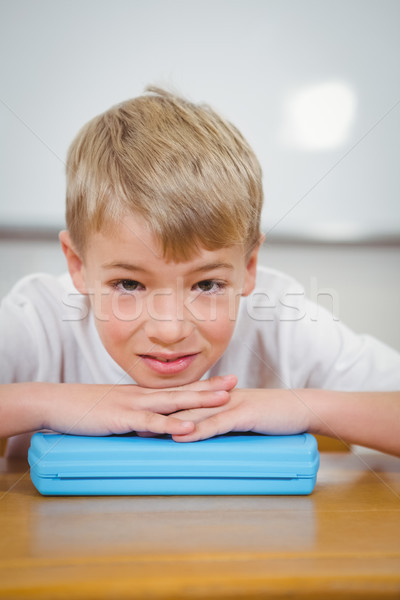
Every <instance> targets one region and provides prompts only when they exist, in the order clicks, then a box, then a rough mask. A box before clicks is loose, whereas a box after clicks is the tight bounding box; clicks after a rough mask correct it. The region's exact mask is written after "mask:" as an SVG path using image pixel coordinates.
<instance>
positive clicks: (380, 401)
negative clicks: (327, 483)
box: [294, 390, 400, 456]
mask: <svg viewBox="0 0 400 600" xmlns="http://www.w3.org/2000/svg"><path fill="white" fill-rule="evenodd" d="M294 393H296V394H298V395H299V397H300V398H301V399H302V400H303V401H304V403H305V404H306V406H307V407H308V410H309V419H310V424H309V428H308V431H309V432H310V433H315V434H322V435H327V436H330V437H334V438H338V439H341V440H344V441H345V442H347V443H350V444H359V445H362V446H368V447H370V448H374V449H376V450H381V451H383V452H388V453H390V454H395V455H398V456H400V392H336V391H327V390H297V391H294Z"/></svg>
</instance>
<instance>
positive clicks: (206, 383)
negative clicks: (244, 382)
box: [144, 375, 237, 393]
mask: <svg viewBox="0 0 400 600" xmlns="http://www.w3.org/2000/svg"><path fill="white" fill-rule="evenodd" d="M236 384H237V377H236V375H215V376H214V377H210V378H209V379H201V380H199V381H194V382H193V383H187V384H186V385H181V386H176V387H170V388H161V389H160V390H157V389H154V388H153V389H151V388H144V391H145V392H146V393H157V392H159V391H161V390H163V391H171V392H174V391H175V392H181V391H182V392H183V391H191V392H200V391H210V392H212V391H218V390H221V391H224V390H225V391H227V392H229V391H230V390H232V389H233V388H234V387H235V385H236Z"/></svg>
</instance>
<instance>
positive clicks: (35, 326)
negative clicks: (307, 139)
mask: <svg viewBox="0 0 400 600" xmlns="http://www.w3.org/2000/svg"><path fill="white" fill-rule="evenodd" d="M261 207H262V187H261V170H260V166H259V164H258V162H257V159H256V158H255V156H254V154H253V152H252V150H251V148H250V147H249V146H248V144H247V143H246V141H245V140H244V139H243V137H242V136H241V134H240V133H239V132H238V131H237V130H236V129H235V128H234V127H233V126H232V125H230V124H229V123H227V122H225V121H224V120H223V119H221V118H220V117H219V116H218V115H216V114H215V113H214V112H213V111H212V110H211V109H209V108H208V107H205V106H197V105H194V104H191V103H189V102H186V101H184V100H182V99H180V98H178V97H175V96H173V95H170V94H167V93H165V92H163V91H162V90H157V89H150V90H149V92H148V93H147V94H145V95H144V96H142V97H139V98H136V99H134V100H131V101H128V102H125V103H123V104H121V105H119V106H116V107H114V108H111V109H110V110H109V111H107V112H106V113H104V114H103V115H100V116H98V117H96V118H95V119H93V120H92V121H91V122H89V123H88V124H87V125H86V126H85V127H84V128H83V129H82V131H81V132H80V133H79V134H78V136H77V138H76V139H75V140H74V142H73V143H72V146H71V148H70V151H69V155H68V161H67V213H66V214H67V227H68V231H63V232H61V234H60V241H61V245H62V248H63V251H64V254H65V256H66V260H67V264H68V270H69V276H64V277H61V278H59V279H56V278H53V277H50V276H46V275H35V276H32V277H28V278H26V279H24V280H22V282H20V283H19V284H18V285H17V286H16V287H15V288H14V290H13V291H12V293H11V294H10V295H9V296H8V297H7V298H6V299H5V300H4V302H3V305H2V312H1V331H2V335H1V341H0V348H1V367H0V368H1V373H0V380H1V383H2V384H3V385H2V386H1V392H0V411H1V418H0V437H9V436H15V435H17V434H23V433H29V432H32V431H35V430H38V429H50V430H53V431H58V432H66V433H73V434H85V435H108V434H112V433H116V434H123V433H126V432H130V431H136V432H138V433H139V434H140V435H152V434H153V435H154V434H162V433H167V434H171V435H172V436H173V438H174V439H175V440H176V441H181V442H184V441H194V440H198V439H203V438H206V437H209V436H214V435H217V434H222V433H225V432H228V431H255V432H259V433H263V434H293V433H298V432H303V431H309V432H311V433H321V434H325V435H330V436H333V437H338V438H340V439H344V440H345V441H347V442H349V443H357V444H363V445H367V446H371V447H372V448H377V449H380V450H383V451H386V452H391V453H395V454H398V455H400V396H399V394H398V393H396V392H395V391H393V390H399V389H400V356H399V355H398V354H397V353H396V352H394V351H393V350H391V349H390V348H388V347H386V346H384V345H383V344H381V343H380V342H378V341H376V340H373V339H372V338H368V337H358V336H356V335H355V334H353V333H352V332H351V331H349V330H348V329H347V328H346V327H345V326H343V325H342V324H339V323H337V322H335V321H333V319H332V318H331V316H330V315H329V314H328V313H327V312H325V311H323V310H320V311H319V317H318V320H317V321H315V320H314V321H313V320H311V319H310V317H309V315H310V311H312V306H311V304H310V303H309V302H308V301H307V300H306V299H305V298H304V294H303V291H302V290H301V288H300V287H299V286H298V285H297V284H296V283H295V282H294V281H293V280H291V279H290V278H288V277H286V276H284V275H282V274H280V273H278V272H275V271H273V270H268V269H258V273H257V254H258V249H259V246H260V244H261V243H262V236H261V234H260V229H259V224H260V212H261ZM256 273H257V287H256ZM17 439H18V438H14V442H13V443H11V444H9V453H12V452H16V446H15V444H16V442H15V440H17Z"/></svg>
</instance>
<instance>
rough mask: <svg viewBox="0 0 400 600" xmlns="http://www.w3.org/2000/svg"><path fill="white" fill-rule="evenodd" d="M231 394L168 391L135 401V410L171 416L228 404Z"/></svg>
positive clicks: (220, 391)
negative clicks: (193, 409) (182, 411)
mask: <svg viewBox="0 0 400 600" xmlns="http://www.w3.org/2000/svg"><path fill="white" fill-rule="evenodd" d="M228 400H229V392H226V391H222V390H218V391H215V392H205V391H201V392H193V391H190V392H185V393H183V392H182V391H175V390H168V391H162V392H158V393H157V394H148V395H144V396H142V397H140V398H138V399H136V401H135V408H139V409H143V410H149V411H154V412H156V413H160V414H164V415H167V414H171V413H175V412H178V411H181V410H186V409H190V408H209V407H213V406H221V405H223V404H225V403H226V402H228Z"/></svg>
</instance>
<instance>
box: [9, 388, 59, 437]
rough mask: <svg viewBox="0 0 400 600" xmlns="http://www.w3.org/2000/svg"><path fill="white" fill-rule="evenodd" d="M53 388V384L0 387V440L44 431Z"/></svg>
mask: <svg viewBox="0 0 400 600" xmlns="http://www.w3.org/2000/svg"><path fill="white" fill-rule="evenodd" d="M52 386H54V384H51V383H10V384H6V385H0V438H5V437H10V436H12V435H18V434H20V433H27V432H30V431H37V430H39V429H43V428H44V427H45V424H44V415H45V414H46V410H45V406H46V403H47V397H48V396H49V395H50V394H51V388H52Z"/></svg>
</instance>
